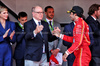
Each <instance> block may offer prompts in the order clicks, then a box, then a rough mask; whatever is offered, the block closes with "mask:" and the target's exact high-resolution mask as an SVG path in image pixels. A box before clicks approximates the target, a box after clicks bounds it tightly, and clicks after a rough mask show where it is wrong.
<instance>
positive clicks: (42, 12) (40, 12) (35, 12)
mask: <svg viewBox="0 0 100 66" xmlns="http://www.w3.org/2000/svg"><path fill="white" fill-rule="evenodd" d="M35 13H38V14H43V13H44V12H35Z"/></svg>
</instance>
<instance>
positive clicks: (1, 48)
mask: <svg viewBox="0 0 100 66" xmlns="http://www.w3.org/2000/svg"><path fill="white" fill-rule="evenodd" d="M7 18H8V11H7V8H6V7H4V6H0V66H12V49H11V45H10V42H12V43H14V42H15V35H14V34H15V31H14V30H15V23H14V22H11V21H6V20H7Z"/></svg>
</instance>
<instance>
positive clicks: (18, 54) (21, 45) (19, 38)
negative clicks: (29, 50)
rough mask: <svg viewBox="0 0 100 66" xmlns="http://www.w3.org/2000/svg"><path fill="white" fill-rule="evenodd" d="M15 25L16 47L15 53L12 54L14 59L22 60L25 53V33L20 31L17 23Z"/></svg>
mask: <svg viewBox="0 0 100 66" xmlns="http://www.w3.org/2000/svg"><path fill="white" fill-rule="evenodd" d="M15 24H16V29H15V31H16V47H15V52H14V58H15V59H24V53H25V45H26V43H25V38H24V36H25V33H24V29H22V28H21V27H20V26H19V23H15Z"/></svg>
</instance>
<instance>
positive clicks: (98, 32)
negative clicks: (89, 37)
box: [86, 16, 100, 57]
mask: <svg viewBox="0 0 100 66" xmlns="http://www.w3.org/2000/svg"><path fill="white" fill-rule="evenodd" d="M86 22H87V23H88V24H89V25H90V27H91V28H92V31H93V37H94V44H93V45H92V47H91V52H92V56H94V57H100V23H99V24H97V22H96V21H95V20H94V19H93V18H92V17H91V16H88V17H87V19H86Z"/></svg>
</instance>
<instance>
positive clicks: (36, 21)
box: [33, 18, 41, 25]
mask: <svg viewBox="0 0 100 66" xmlns="http://www.w3.org/2000/svg"><path fill="white" fill-rule="evenodd" d="M33 20H34V21H35V23H36V25H37V24H38V22H41V21H38V20H36V19H35V18H33Z"/></svg>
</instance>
